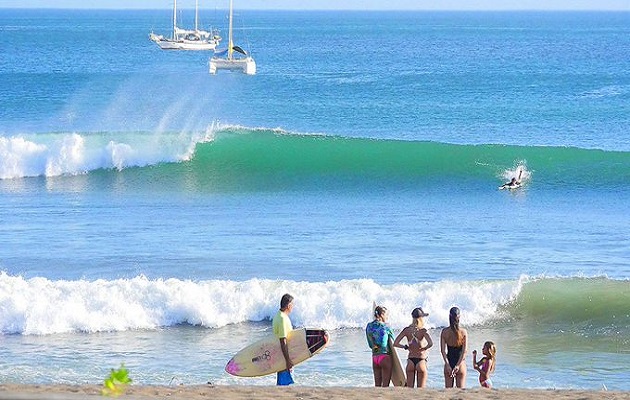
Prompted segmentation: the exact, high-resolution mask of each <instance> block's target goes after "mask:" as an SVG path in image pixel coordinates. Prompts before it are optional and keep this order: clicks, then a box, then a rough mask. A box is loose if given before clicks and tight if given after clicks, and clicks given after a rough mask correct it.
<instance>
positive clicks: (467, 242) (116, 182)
mask: <svg viewBox="0 0 630 400" xmlns="http://www.w3.org/2000/svg"><path fill="white" fill-rule="evenodd" d="M169 18H170V15H169V14H168V13H166V12H164V11H131V12H123V11H93V12H89V11H53V10H29V11H27V10H2V11H1V12H0V32H1V33H2V36H3V38H4V43H5V46H4V47H3V48H2V49H1V50H0V52H1V53H0V96H1V97H0V98H1V99H2V107H1V108H0V271H2V272H1V273H0V332H1V333H2V335H1V336H0V341H1V343H2V345H1V346H0V359H2V360H3V363H4V364H3V365H4V368H2V370H1V371H0V382H27V383H50V382H64V383H99V382H100V381H102V379H103V378H104V376H105V375H106V374H107V373H108V372H109V369H110V368H112V367H117V366H118V365H119V364H120V363H121V362H124V363H125V365H126V366H127V367H128V368H129V369H130V374H131V377H132V378H133V379H134V381H135V382H137V383H145V384H169V383H172V382H177V383H184V384H192V383H204V382H207V381H212V382H214V383H219V384H263V385H268V384H273V382H274V381H273V378H272V377H266V378H261V379H237V378H233V377H231V376H229V375H227V374H226V373H225V372H223V368H224V366H225V363H226V362H227V361H228V360H229V358H230V357H231V355H232V354H233V353H234V352H235V351H236V350H238V349H240V348H241V347H244V345H245V344H247V343H249V342H251V341H253V340H255V339H257V338H259V337H261V336H263V335H265V334H268V333H269V331H270V322H269V319H270V318H271V316H272V315H273V314H274V313H275V310H276V309H277V306H278V302H279V299H280V296H281V295H282V294H283V293H285V292H290V293H292V294H293V295H294V296H295V297H296V308H295V313H294V314H293V315H292V317H293V319H294V323H295V324H296V325H300V326H319V327H325V328H326V329H328V330H329V331H330V333H331V338H332V341H331V345H330V347H329V348H328V349H326V350H325V351H324V352H323V353H322V354H321V355H318V356H317V357H315V358H313V359H312V360H310V361H309V362H307V363H305V364H303V365H299V366H298V367H296V369H295V373H296V381H297V382H298V384H303V385H324V386H326V385H345V386H355V385H359V386H369V385H371V379H372V378H371V370H370V355H369V349H367V346H366V344H365V340H364V334H363V331H362V329H363V327H364V326H365V324H366V323H367V322H368V321H369V316H370V309H371V305H372V301H376V302H378V303H380V304H383V305H385V306H387V307H388V308H389V309H390V312H391V314H392V315H391V321H390V322H391V325H392V326H393V328H394V329H395V330H396V331H397V330H399V329H401V328H402V327H404V326H405V325H406V324H408V323H409V322H410V316H409V313H410V312H411V310H412V309H413V308H414V307H416V306H422V307H423V309H425V310H426V311H428V312H429V313H430V316H429V317H428V318H427V321H426V322H427V324H428V325H429V327H430V328H431V334H432V336H433V339H434V341H435V343H436V346H435V347H434V348H433V349H431V351H430V354H429V370H430V372H429V386H431V387H441V386H442V377H441V362H440V360H441V357H440V356H439V346H438V338H439V330H440V328H441V327H443V326H445V325H446V324H447V323H448V319H447V315H448V309H449V308H450V307H451V306H453V305H458V306H459V307H460V308H461V309H462V324H463V325H464V326H465V327H466V328H468V330H469V333H470V339H471V344H470V347H471V350H472V349H474V348H477V349H478V350H479V349H480V347H481V345H482V344H483V342H484V341H486V340H494V341H495V342H496V343H497V345H498V348H499V353H498V354H499V358H498V360H499V361H498V367H497V372H496V377H495V379H493V380H494V382H495V385H496V386H497V387H499V388H506V387H519V388H532V387H535V388H539V387H541V388H550V387H554V388H556V387H557V388H585V389H600V388H602V386H603V385H605V386H606V387H607V388H608V389H621V390H629V389H630V386H628V385H629V384H628V382H629V380H628V378H629V375H628V368H627V366H628V365H630V352H629V351H628V347H629V346H628V345H629V344H630V343H629V340H630V339H629V338H630V328H629V327H630V311H629V310H630V307H628V304H630V234H629V233H628V226H630V213H629V211H628V210H630V207H629V206H630V132H629V130H628V127H629V126H630V59H629V58H628V54H630V39H629V38H630V35H629V33H630V15H629V14H628V13H528V12H522V13H362V12H310V13H300V12H251V11H250V12H239V13H238V15H237V18H236V20H237V21H238V22H237V25H239V28H243V29H238V30H237V32H238V33H237V35H238V36H239V38H238V39H237V41H238V42H239V43H242V44H243V47H245V48H250V49H251V50H252V53H253V55H254V57H255V58H256V61H257V63H258V74H257V75H256V76H253V77H249V76H243V75H239V74H230V73H224V74H219V75H217V76H210V75H209V74H208V73H207V68H208V66H207V60H208V57H209V56H210V55H209V54H207V53H182V52H165V51H161V50H159V49H158V48H157V46H155V45H154V44H153V43H151V42H150V41H149V40H148V38H147V35H148V32H149V31H151V30H154V31H155V32H157V33H165V32H167V31H168V29H169V24H170V23H169ZM202 21H204V23H206V24H211V25H213V26H219V27H223V25H225V18H224V16H223V13H222V12H220V11H214V10H213V11H208V12H206V13H202ZM223 31H224V32H225V31H226V29H225V28H224V29H223ZM519 171H523V173H522V178H523V181H524V185H523V187H522V188H521V189H519V190H516V191H511V192H508V191H499V190H498V189H497V188H498V186H499V185H501V184H502V183H503V182H505V181H507V180H509V179H510V178H511V177H512V176H515V175H517V174H518V173H519ZM77 350H78V355H77ZM401 358H403V359H404V358H405V357H404V354H403V353H402V352H401ZM468 362H469V364H470V362H471V361H470V356H469V360H468ZM468 385H469V386H476V375H475V374H474V373H472V372H469V376H468Z"/></svg>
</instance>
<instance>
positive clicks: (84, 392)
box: [0, 384, 630, 400]
mask: <svg viewBox="0 0 630 400" xmlns="http://www.w3.org/2000/svg"><path fill="white" fill-rule="evenodd" d="M101 388H102V386H99V385H77V386H74V385H11V384H9V385H0V399H6V400H8V399H13V400H42V399H51V400H57V399H70V400H72V399H75V400H80V399H89V398H97V397H100V398H104V397H102V395H101ZM119 399H123V400H134V399H136V400H141V399H142V400H150V399H192V400H202V399H213V400H218V399H226V400H245V399H277V400H289V399H290V400H341V399H344V400H372V399H387V400H410V399H413V400H425V399H426V400H429V399H437V400H446V399H449V400H472V399H495V400H569V399H570V400H575V399H579V400H630V392H609V391H605V390H601V391H582V390H551V389H549V390H543V389H532V390H525V389H492V390H487V389H481V388H471V389H464V390H462V389H448V390H444V389H406V388H394V387H390V388H347V387H346V388H337V387H306V386H291V387H281V388H280V387H275V386H212V385H194V386H135V385H130V386H129V387H128V388H127V390H126V392H125V394H123V395H122V396H120V397H119Z"/></svg>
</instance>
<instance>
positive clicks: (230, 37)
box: [228, 0, 234, 60]
mask: <svg viewBox="0 0 630 400" xmlns="http://www.w3.org/2000/svg"><path fill="white" fill-rule="evenodd" d="M232 1H233V0H230V25H229V28H228V60H231V59H232V53H233V52H234V50H233V49H232V47H234V43H232Z"/></svg>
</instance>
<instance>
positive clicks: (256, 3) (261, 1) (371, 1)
mask: <svg viewBox="0 0 630 400" xmlns="http://www.w3.org/2000/svg"><path fill="white" fill-rule="evenodd" d="M199 3H200V4H199V7H200V8H213V9H214V8H227V4H228V1H227V0H199ZM224 3H225V4H224ZM234 3H235V4H234V7H235V8H239V9H247V10H251V9H254V10H269V9H279V10H621V11H630V0H341V1H340V0H235V1H234ZM172 4H173V0H89V1H86V0H0V8H89V9H100V8H103V9H163V8H171V7H172ZM178 6H180V7H182V8H194V0H178Z"/></svg>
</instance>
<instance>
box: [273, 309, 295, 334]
mask: <svg viewBox="0 0 630 400" xmlns="http://www.w3.org/2000/svg"><path fill="white" fill-rule="evenodd" d="M271 325H272V326H273V334H274V335H276V337H277V338H278V339H282V338H286V337H287V336H288V335H289V332H291V331H292V330H293V325H292V324H291V319H289V316H288V315H287V314H286V313H284V312H282V311H278V313H277V314H276V315H275V316H274V317H273V322H272V323H271Z"/></svg>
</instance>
